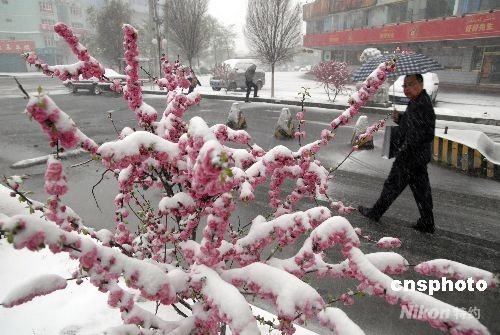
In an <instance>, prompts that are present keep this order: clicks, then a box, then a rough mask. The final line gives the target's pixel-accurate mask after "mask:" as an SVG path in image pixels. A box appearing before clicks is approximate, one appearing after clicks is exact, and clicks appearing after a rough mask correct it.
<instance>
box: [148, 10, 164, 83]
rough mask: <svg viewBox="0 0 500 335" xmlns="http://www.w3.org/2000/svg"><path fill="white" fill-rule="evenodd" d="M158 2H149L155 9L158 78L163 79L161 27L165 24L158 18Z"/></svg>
mask: <svg viewBox="0 0 500 335" xmlns="http://www.w3.org/2000/svg"><path fill="white" fill-rule="evenodd" d="M157 4H158V0H149V6H150V8H151V7H153V22H154V23H155V25H156V43H157V45H158V66H159V67H158V78H161V35H160V26H161V24H162V22H163V20H162V19H160V18H159V16H158V8H157Z"/></svg>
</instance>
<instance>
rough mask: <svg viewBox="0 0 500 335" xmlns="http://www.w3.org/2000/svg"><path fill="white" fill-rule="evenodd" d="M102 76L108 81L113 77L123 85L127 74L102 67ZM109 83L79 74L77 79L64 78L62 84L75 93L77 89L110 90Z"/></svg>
mask: <svg viewBox="0 0 500 335" xmlns="http://www.w3.org/2000/svg"><path fill="white" fill-rule="evenodd" d="M104 76H105V77H106V78H108V79H109V80H110V81H114V80H115V79H118V80H120V84H121V85H122V86H123V85H125V82H126V80H127V76H126V75H124V74H120V73H118V72H116V71H115V70H112V69H104ZM110 85H111V83H109V82H103V81H99V79H97V78H95V77H92V78H89V79H83V78H82V77H81V75H80V79H79V80H66V81H65V82H64V86H66V87H67V88H68V89H69V90H70V91H72V92H73V93H77V92H78V90H88V91H89V92H90V93H91V94H96V95H97V94H101V93H102V92H105V91H111V87H110Z"/></svg>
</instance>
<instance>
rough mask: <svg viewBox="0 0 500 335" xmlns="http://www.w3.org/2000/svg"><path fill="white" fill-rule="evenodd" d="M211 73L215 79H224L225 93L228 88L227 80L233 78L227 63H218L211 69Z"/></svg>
mask: <svg viewBox="0 0 500 335" xmlns="http://www.w3.org/2000/svg"><path fill="white" fill-rule="evenodd" d="M212 75H213V77H214V78H215V79H220V80H223V81H224V90H225V91H226V93H227V90H228V88H229V82H230V81H231V80H234V73H233V71H232V69H231V66H229V64H225V63H220V64H217V65H215V66H214V68H213V70H212Z"/></svg>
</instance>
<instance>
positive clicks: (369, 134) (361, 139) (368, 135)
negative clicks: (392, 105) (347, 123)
mask: <svg viewBox="0 0 500 335" xmlns="http://www.w3.org/2000/svg"><path fill="white" fill-rule="evenodd" d="M383 127H385V120H379V121H378V122H376V123H375V124H373V125H371V126H370V127H368V128H366V131H365V132H364V133H363V134H359V135H358V137H357V138H356V141H355V142H356V143H359V144H362V143H365V142H367V141H371V140H372V139H373V134H374V133H375V132H377V131H379V130H380V128H383Z"/></svg>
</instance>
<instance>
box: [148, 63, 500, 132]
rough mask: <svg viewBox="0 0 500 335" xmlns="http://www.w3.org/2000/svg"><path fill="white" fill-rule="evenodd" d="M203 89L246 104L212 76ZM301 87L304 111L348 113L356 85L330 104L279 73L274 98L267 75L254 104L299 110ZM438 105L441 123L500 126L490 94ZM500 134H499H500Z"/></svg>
mask: <svg viewBox="0 0 500 335" xmlns="http://www.w3.org/2000/svg"><path fill="white" fill-rule="evenodd" d="M198 79H199V80H200V82H201V84H202V86H198V87H197V88H196V89H195V91H196V92H198V93H200V94H201V96H202V98H204V99H221V100H234V101H244V100H245V92H244V91H228V92H225V91H224V90H221V91H213V90H212V88H211V87H210V76H209V75H203V76H202V75H200V76H198ZM302 87H307V88H308V92H309V94H310V95H311V97H310V98H308V99H306V101H305V103H304V106H305V107H317V108H325V109H335V110H345V109H346V108H347V107H348V104H347V99H348V98H349V95H350V94H352V93H353V92H355V87H354V86H353V85H348V86H347V89H346V92H344V93H343V94H339V95H338V96H337V97H336V99H335V101H334V102H331V101H328V96H327V94H326V93H325V91H324V89H323V88H322V87H321V85H320V84H319V83H318V82H316V81H314V80H313V79H311V77H309V76H307V75H305V74H304V72H276V73H275V94H274V96H275V97H274V98H271V73H269V72H266V83H265V85H264V87H263V88H262V89H261V90H260V91H259V97H258V98H252V100H251V101H255V102H263V103H275V104H283V105H295V106H300V104H301V102H300V99H299V92H300V91H302V90H303V89H302ZM143 93H144V94H166V93H165V91H160V90H159V89H158V87H157V86H152V85H151V84H146V85H144V87H143ZM437 100H438V103H437V105H436V106H435V108H434V109H435V112H436V116H437V119H438V120H442V121H453V122H465V123H473V124H483V125H492V126H500V97H499V96H498V94H495V93H491V92H484V93H477V92H472V91H471V92H463V91H450V89H446V90H442V91H441V92H439V94H438V98H437ZM395 108H396V109H398V110H400V109H403V110H404V108H405V106H404V105H396V106H395ZM392 109H393V107H392V106H391V105H389V104H387V105H386V106H381V105H378V106H377V105H375V104H371V105H368V106H365V107H363V108H362V109H361V112H362V113H377V114H380V115H386V114H387V113H389V112H390V111H391V110H392ZM499 133H500V131H499Z"/></svg>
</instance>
